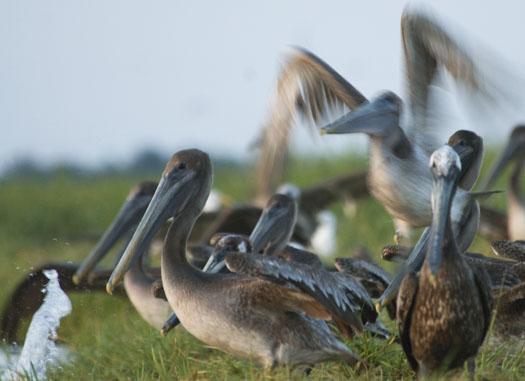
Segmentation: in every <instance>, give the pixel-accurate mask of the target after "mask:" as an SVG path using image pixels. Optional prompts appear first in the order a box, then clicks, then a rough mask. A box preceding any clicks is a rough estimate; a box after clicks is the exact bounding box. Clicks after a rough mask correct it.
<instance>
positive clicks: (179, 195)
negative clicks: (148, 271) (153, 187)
mask: <svg viewBox="0 0 525 381" xmlns="http://www.w3.org/2000/svg"><path fill="white" fill-rule="evenodd" d="M211 178H212V168H211V163H210V160H209V157H208V156H207V155H206V154H205V153H203V152H201V151H198V150H185V151H181V152H179V153H177V154H175V155H174V156H173V157H172V159H171V160H170V165H167V166H166V169H165V171H164V172H163V174H162V180H161V182H160V183H159V186H158V189H157V192H156V193H155V196H154V198H153V199H152V201H151V203H150V205H149V207H148V210H147V211H146V213H145V215H144V218H143V219H142V221H141V222H140V224H139V227H138V228H137V230H136V232H135V234H134V236H133V238H132V240H131V242H130V244H129V245H128V247H127V249H126V251H125V253H124V254H123V256H122V258H121V260H120V262H119V264H118V265H117V267H116V269H115V271H114V273H113V274H112V276H111V278H110V280H109V281H108V284H107V285H106V288H107V290H108V292H111V291H112V290H113V288H114V287H115V286H116V284H118V283H119V282H120V281H121V279H122V278H123V276H124V274H125V272H126V271H127V269H128V268H129V266H130V264H131V260H132V258H133V257H134V256H135V254H136V252H137V251H141V250H143V248H144V247H147V246H148V245H149V243H150V242H151V239H152V237H153V235H154V234H155V232H156V231H157V230H158V229H159V228H160V225H161V224H162V222H164V221H166V220H167V219H168V218H170V217H173V219H174V221H173V223H172V225H171V227H170V229H169V230H168V233H167V236H166V239H165V244H164V252H163V254H162V258H161V273H162V284H163V286H164V291H165V293H166V297H167V299H168V301H169V304H170V305H171V307H172V308H173V311H174V312H175V313H176V315H177V316H178V318H179V319H180V321H181V323H182V325H183V326H184V327H185V328H186V330H187V331H188V332H189V333H190V334H192V335H193V336H195V337H197V338H198V339H200V340H202V341H204V342H205V343H206V344H208V345H210V346H213V347H215V348H218V349H221V350H223V351H226V352H229V353H232V354H235V355H238V356H242V357H249V358H252V359H253V360H255V361H257V362H259V363H261V364H263V365H264V366H266V367H274V366H277V365H281V364H283V365H284V364H287V365H290V366H297V365H303V364H304V365H312V364H315V363H317V362H321V361H326V360H331V359H342V360H343V361H347V362H349V363H351V364H355V363H356V362H357V358H356V357H355V356H354V355H353V354H352V352H351V351H350V350H349V349H348V348H347V347H346V346H345V345H344V344H343V343H342V342H341V341H340V340H338V339H337V338H336V337H335V336H334V335H333V334H332V333H331V332H330V330H329V329H328V326H326V323H324V322H323V321H321V320H317V319H315V318H313V316H311V315H307V313H309V314H312V315H315V316H316V317H319V316H320V315H323V312H322V311H323V308H321V307H318V305H314V304H312V303H311V302H310V301H311V298H309V297H308V296H304V295H303V294H304V293H300V292H298V291H297V290H291V289H283V287H284V286H283V284H279V283H275V282H271V281H269V280H264V279H259V278H256V277H251V276H246V275H238V274H220V273H218V274H217V273H215V274H209V273H203V272H202V271H200V270H198V269H196V268H194V267H192V266H191V265H190V264H189V263H188V262H187V259H186V255H185V252H186V243H187V240H188V237H189V235H190V232H191V229H192V226H193V225H194V224H195V221H196V220H197V218H198V215H199V214H200V212H201V211H202V208H203V207H204V204H205V201H206V198H207V196H208V193H209V191H210V186H211ZM246 257H248V256H246ZM250 257H251V256H250ZM261 258H262V256H261ZM304 303H306V304H307V305H308V307H305V306H304ZM320 305H322V304H320ZM314 306H315V307H314ZM305 310H306V311H305Z"/></svg>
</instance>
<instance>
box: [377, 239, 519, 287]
mask: <svg viewBox="0 0 525 381" xmlns="http://www.w3.org/2000/svg"><path fill="white" fill-rule="evenodd" d="M411 250H412V249H411V248H407V247H404V246H400V245H387V246H385V247H384V248H383V251H382V258H383V259H384V260H386V261H392V262H397V263H404V261H405V260H406V259H407V258H408V255H409V254H410V252H411ZM463 256H464V259H465V262H467V263H468V264H469V265H470V266H474V267H480V268H482V269H483V270H485V271H486V272H487V274H488V276H489V278H490V284H491V286H492V288H494V289H500V288H502V287H513V286H516V285H518V284H519V283H521V282H522V281H525V278H524V277H523V275H524V274H523V272H522V270H521V268H520V266H519V264H518V263H516V262H515V261H511V260H506V259H498V258H492V257H487V256H485V255H483V254H479V253H470V252H467V253H463Z"/></svg>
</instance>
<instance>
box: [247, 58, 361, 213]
mask: <svg viewBox="0 0 525 381" xmlns="http://www.w3.org/2000/svg"><path fill="white" fill-rule="evenodd" d="M363 102H366V98H365V97H364V96H363V95H362V94H361V93H360V92H359V91H358V90H357V89H355V88H354V87H353V86H352V85H351V84H350V83H348V82H347V81H346V80H345V79H344V78H343V77H341V76H340V75H339V74H338V73H337V72H336V71H335V70H334V69H332V68H331V67H330V66H329V65H328V64H326V63H325V62H324V61H322V60H321V59H320V58H319V57H317V56H315V55H314V54H313V53H311V52H309V51H307V50H305V49H301V48H295V49H294V50H293V52H292V54H291V55H290V57H289V58H288V60H287V62H286V63H285V64H284V66H283V68H282V70H281V73H280V75H279V79H278V81H277V89H276V91H275V94H274V96H273V98H272V101H271V105H270V110H269V116H268V118H267V120H266V122H265V123H264V126H263V131H262V136H261V138H260V143H259V144H260V154H259V159H258V162H257V172H256V173H257V200H259V202H263V203H264V202H265V201H266V199H267V198H268V197H269V196H270V195H271V194H272V193H273V192H274V191H275V189H276V187H277V186H278V185H279V183H280V182H282V177H283V173H284V169H285V161H286V153H287V150H288V141H289V137H290V131H291V130H292V127H293V125H294V122H295V118H296V116H302V117H304V118H305V119H307V120H309V121H311V122H313V123H315V124H318V125H321V123H323V122H324V121H325V119H326V118H328V117H329V116H331V115H339V114H342V113H344V110H345V108H347V109H354V108H356V107H358V106H359V105H360V104H362V103H363Z"/></svg>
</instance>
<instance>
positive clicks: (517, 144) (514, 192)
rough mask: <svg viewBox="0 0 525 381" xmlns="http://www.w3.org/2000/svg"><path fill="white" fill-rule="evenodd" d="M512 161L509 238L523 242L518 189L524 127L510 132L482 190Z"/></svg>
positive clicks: (524, 222) (524, 156) (524, 200)
mask: <svg viewBox="0 0 525 381" xmlns="http://www.w3.org/2000/svg"><path fill="white" fill-rule="evenodd" d="M512 161H515V162H516V164H515V166H514V170H513V171H512V174H511V177H510V181H509V186H508V191H507V193H508V200H507V215H508V231H509V238H510V239H511V240H520V239H521V240H525V192H524V191H523V190H522V189H520V188H521V186H520V185H521V180H522V179H523V177H524V173H525V125H520V126H517V127H515V128H514V129H513V130H512V133H511V135H510V137H509V141H508V142H507V145H506V147H505V148H504V149H503V151H502V153H501V155H500V156H499V158H498V159H497V160H496V163H494V165H493V166H492V168H491V170H490V174H489V176H488V179H487V181H486V182H485V186H484V188H485V189H487V188H488V187H490V186H491V185H492V184H493V183H494V182H495V181H496V180H497V179H498V177H499V176H500V175H501V173H502V172H503V170H504V169H505V167H506V166H507V165H508V164H509V163H511V162H512Z"/></svg>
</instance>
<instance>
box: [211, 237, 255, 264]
mask: <svg viewBox="0 0 525 381" xmlns="http://www.w3.org/2000/svg"><path fill="white" fill-rule="evenodd" d="M210 243H211V244H212V245H213V246H214V250H213V253H212V254H211V255H210V258H209V259H208V262H207V263H206V265H205V266H204V268H203V269H202V271H204V272H208V273H218V272H219V271H221V270H222V269H223V268H224V266H225V262H224V257H226V255H227V254H228V253H232V252H234V253H244V254H247V253H251V252H252V245H251V243H250V239H249V238H248V237H246V236H243V235H240V234H225V233H219V234H216V235H214V236H213V237H212V239H211V241H210Z"/></svg>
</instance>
